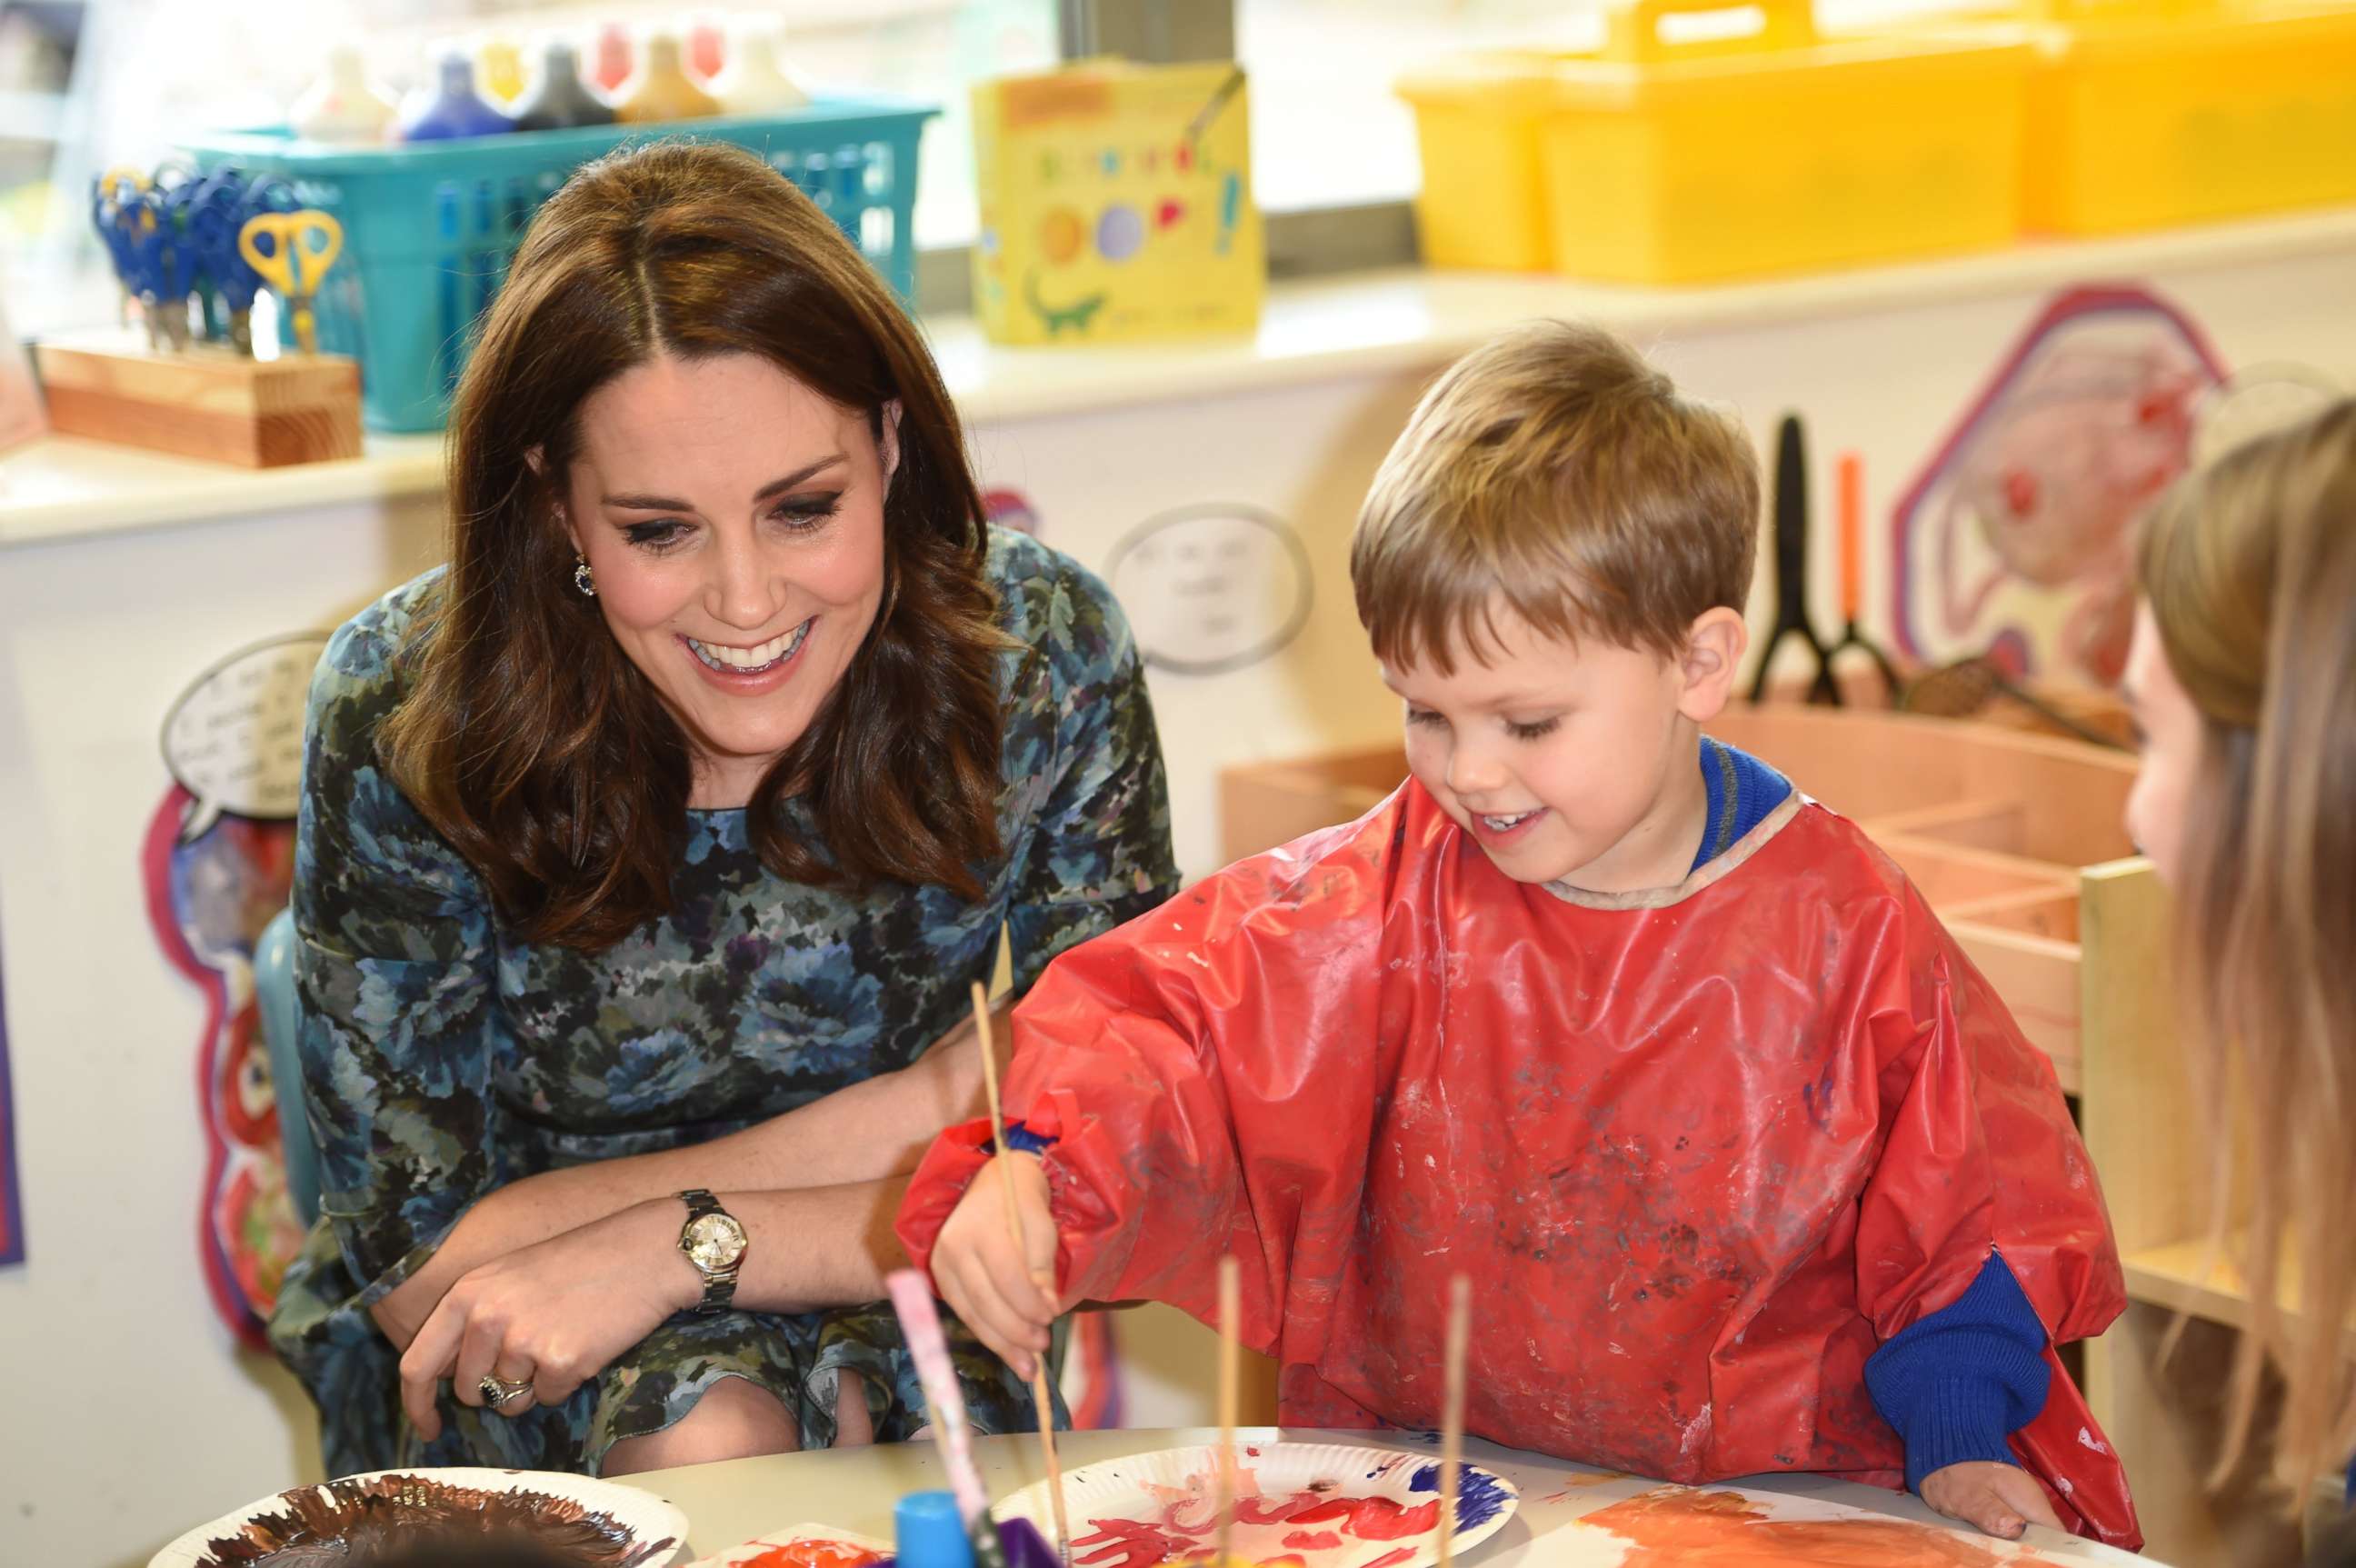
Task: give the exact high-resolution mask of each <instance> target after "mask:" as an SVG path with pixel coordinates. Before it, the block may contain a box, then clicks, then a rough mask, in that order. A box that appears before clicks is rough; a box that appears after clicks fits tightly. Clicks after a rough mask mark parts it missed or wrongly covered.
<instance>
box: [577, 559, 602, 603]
mask: <svg viewBox="0 0 2356 1568" xmlns="http://www.w3.org/2000/svg"><path fill="white" fill-rule="evenodd" d="M573 586H574V587H576V588H578V589H580V590H581V596H582V597H583V598H584V599H594V598H595V597H596V596H597V574H595V573H594V572H592V571H591V570H590V569H589V557H587V556H586V555H576V556H574V557H573Z"/></svg>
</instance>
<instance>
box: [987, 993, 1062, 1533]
mask: <svg viewBox="0 0 2356 1568" xmlns="http://www.w3.org/2000/svg"><path fill="white" fill-rule="evenodd" d="M973 1027H974V1032H975V1033H976V1034H978V1035H980V1036H981V1081H982V1086H983V1088H984V1089H985V1090H988V1092H989V1095H990V1136H991V1142H992V1143H994V1144H997V1145H998V1157H999V1158H1000V1159H1001V1160H1002V1159H1004V1158H1005V1157H1006V1155H1007V1152H1008V1151H1007V1147H1006V1112H1005V1108H1004V1107H1003V1106H1001V1104H1000V1103H999V1099H998V1052H997V1049H996V1047H993V1046H992V1045H991V1039H990V993H988V992H987V991H984V990H983V989H982V988H981V982H980V981H978V980H977V981H975V982H974V983H973ZM998 1193H999V1196H1000V1197H1002V1198H1004V1199H1005V1200H1006V1233H1007V1234H1008V1235H1010V1236H1012V1237H1013V1238H1014V1251H1015V1252H1016V1254H1017V1255H1018V1256H1021V1257H1023V1258H1025V1259H1027V1258H1029V1257H1030V1256H1031V1243H1030V1242H1029V1241H1028V1240H1025V1239H1024V1237H1023V1210H1022V1209H1021V1208H1018V1207H1017V1206H1016V1204H1015V1202H1014V1183H1013V1181H1012V1178H1009V1179H1007V1180H1003V1181H1001V1182H1000V1183H999V1184H998ZM1039 1283H1040V1284H1041V1285H1043V1286H1044V1288H1045V1290H1046V1292H1047V1294H1048V1296H1049V1298H1050V1299H1053V1298H1054V1296H1055V1273H1054V1271H1053V1270H1052V1269H1050V1270H1049V1272H1048V1274H1047V1277H1046V1278H1045V1279H1044V1280H1040V1281H1039ZM1031 1399H1032V1402H1033V1403H1034V1404H1036V1405H1037V1406H1038V1409H1039V1454H1040V1457H1042V1458H1043V1459H1044V1460H1045V1461H1046V1464H1047V1499H1048V1502H1049V1504H1050V1505H1051V1506H1052V1508H1053V1509H1054V1511H1055V1555H1056V1556H1057V1557H1058V1558H1059V1559H1061V1560H1062V1561H1063V1562H1064V1563H1066V1565H1067V1568H1068V1564H1069V1563H1071V1561H1072V1530H1071V1524H1070V1522H1069V1521H1068V1520H1066V1518H1065V1516H1064V1466H1063V1465H1062V1464H1061V1463H1060V1462H1059V1461H1058V1460H1057V1459H1056V1457H1055V1401H1054V1400H1052V1399H1050V1398H1049V1397H1048V1395H1047V1361H1046V1358H1044V1357H1043V1356H1042V1357H1033V1359H1032V1362H1031Z"/></svg>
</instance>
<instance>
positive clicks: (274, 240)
mask: <svg viewBox="0 0 2356 1568" xmlns="http://www.w3.org/2000/svg"><path fill="white" fill-rule="evenodd" d="M265 240H266V241H268V242H270V248H269V249H268V250H266V251H265V250H263V249H262V242H263V241H265ZM237 249H238V253H239V254H240V255H241V256H243V257H244V258H245V261H246V264H247V265H249V266H251V267H252V269H253V270H254V271H255V272H257V273H259V274H262V277H263V279H265V280H266V281H267V282H268V283H269V285H270V286H271V287H272V288H273V289H274V290H276V291H277V292H278V294H279V295H280V296H281V297H282V298H284V300H285V301H286V306H287V310H288V312H289V313H290V314H291V315H292V316H293V317H294V321H295V344H296V345H297V346H298V347H299V348H300V349H302V351H303V352H304V353H305V354H316V353H317V352H318V351H319V330H318V324H317V322H316V318H315V317H313V316H312V314H311V299H312V296H313V295H316V294H317V293H318V292H319V280H320V279H321V278H323V277H325V276H326V275H327V269H328V268H329V267H332V266H334V265H335V264H336V258H337V256H339V255H341V254H343V250H344V226H343V225H342V224H340V223H338V222H337V221H336V220H335V219H334V218H333V217H332V216H330V215H329V214H327V213H325V212H321V211H319V210H317V209H316V208H304V209H300V210H298V211H294V212H259V213H256V214H254V215H253V216H252V217H251V218H249V219H247V220H245V224H244V226H243V227H242V228H241V229H240V230H239V231H238V233H237Z"/></svg>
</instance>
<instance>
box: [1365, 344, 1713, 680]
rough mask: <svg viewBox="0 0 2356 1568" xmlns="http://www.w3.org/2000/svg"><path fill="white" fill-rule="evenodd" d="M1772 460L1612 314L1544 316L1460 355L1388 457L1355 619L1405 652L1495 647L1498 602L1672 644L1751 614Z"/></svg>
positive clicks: (1529, 618)
mask: <svg viewBox="0 0 2356 1568" xmlns="http://www.w3.org/2000/svg"><path fill="white" fill-rule="evenodd" d="M1758 538H1759V465H1758V459H1757V457H1756V456H1755V455H1754V454H1753V452H1752V449H1751V439H1750V436H1749V435H1748V434H1747V433H1746V432H1745V431H1744V430H1743V428H1742V426H1741V425H1740V424H1739V423H1738V422H1736V421H1735V419H1734V418H1733V417H1731V416H1730V414H1728V413H1723V412H1721V411H1719V410H1717V409H1714V408H1710V407H1708V406H1706V405H1704V404H1702V403H1697V402H1696V401H1694V400H1692V399H1689V398H1687V397H1686V396H1684V395H1682V394H1681V393H1680V392H1678V391H1677V389H1676V386H1675V385H1674V384H1673V383H1672V382H1671V381H1670V380H1669V378H1668V377H1667V376H1665V375H1664V374H1662V373H1661V372H1660V371H1657V370H1655V369H1654V368H1653V367H1652V366H1651V365H1649V364H1647V363H1646V362H1645V361H1644V358H1643V356H1641V355H1639V354H1638V353H1637V352H1636V351H1635V350H1634V349H1632V348H1630V347H1629V346H1628V345H1627V344H1625V343H1623V342H1622V341H1621V340H1620V339H1619V338H1615V337H1613V336H1612V334H1610V333H1609V332H1606V331H1603V330H1602V329H1601V328H1595V327H1590V326H1584V325H1581V324H1579V323H1575V322H1568V321H1538V322H1532V323H1529V324H1527V325H1525V326H1522V327H1518V328H1514V329H1512V330H1510V331H1508V332H1506V333H1505V334H1503V335H1501V336H1500V337H1497V338H1493V339H1492V340H1491V341H1489V342H1487V343H1485V344H1483V346H1481V347H1480V348H1478V349H1473V350H1472V352H1471V353H1469V354H1467V355H1465V356H1464V357H1463V358H1462V359H1461V360H1457V361H1456V363H1455V364H1453V365H1451V366H1450V367H1449V369H1448V370H1447V371H1446V372H1445V373H1443V374H1442V375H1441V376H1440V380H1439V381H1436V382H1434V383H1433V384H1432V387H1431V389H1430V391H1429V392H1426V393H1425V394H1424V396H1423V400H1422V401H1421V402H1420V403H1418V404H1417V405H1416V410H1415V413H1413V414H1412V415H1410V416H1409V417H1408V423H1407V428H1406V429H1405V430H1404V431H1403V432H1401V433H1400V435H1399V438H1398V441H1397V442H1396V443H1395V444H1394V445H1393V446H1392V447H1391V450H1390V455H1389V456H1387V457H1386V458H1385V459H1384V461H1383V466H1382V467H1381V468H1380V469H1379V470H1377V471H1376V475H1375V481H1374V484H1373V486H1372V488H1371V489H1369V490H1368V491H1367V495H1366V499H1365V506H1364V507H1363V508H1361V509H1360V510H1359V513H1358V525H1357V531H1356V532H1355V534H1354V535H1353V536H1352V539H1351V542H1350V580H1351V584H1352V585H1353V587H1354V588H1355V591H1356V595H1357V605H1358V619H1359V620H1360V621H1361V622H1363V623H1364V624H1365V628H1366V630H1367V632H1368V633H1369V634H1370V636H1371V637H1372V639H1373V641H1374V650H1375V656H1376V658H1377V659H1380V660H1383V661H1384V662H1385V663H1386V664H1389V665H1392V666H1393V667H1395V668H1396V667H1399V666H1403V665H1412V664H1416V663H1419V662H1422V661H1426V660H1429V661H1430V663H1431V664H1432V665H1434V666H1435V667H1436V668H1438V669H1439V670H1440V671H1442V672H1443V673H1445V672H1451V671H1452V668H1453V664H1454V658H1455V652H1456V650H1464V651H1468V652H1470V653H1471V654H1472V657H1474V658H1475V659H1477V660H1486V659H1487V657H1488V652H1487V650H1488V649H1489V648H1490V646H1491V645H1492V644H1493V642H1494V634H1495V631H1496V627H1495V623H1494V616H1495V613H1496V611H1497V609H1498V608H1500V607H1504V608H1506V609H1509V610H1510V611H1511V612H1512V613H1513V614H1515V616H1518V617H1519V618H1521V619H1522V620H1523V621H1525V622H1526V623H1527V624H1528V625H1529V626H1530V627H1531V628H1533V629H1535V630H1537V631H1541V632H1545V633H1548V634H1551V635H1553V636H1556V637H1558V638H1562V639H1567V640H1572V641H1576V640H1578V639H1582V638H1586V637H1590V636H1592V637H1598V638H1601V639H1604V640H1605V641H1607V642H1611V643H1614V644H1617V645H1619V646H1622V647H1625V648H1633V649H1644V650H1651V651H1653V652H1656V653H1658V654H1660V655H1662V656H1663V657H1664V658H1675V657H1676V655H1677V654H1678V653H1679V651H1680V650H1682V649H1683V648H1684V646H1685V641H1686V636H1687V630H1688V628H1690V627H1691V626H1692V624H1693V622H1694V620H1695V619H1696V618H1697V617H1699V616H1700V615H1702V614H1703V613H1704V612H1706V611H1708V610H1710V609H1713V608H1715V607H1719V606H1721V605H1723V606H1726V607H1730V608H1732V609H1734V610H1737V611H1740V610H1741V608H1742V607H1743V603H1744V601H1745V599H1746V598H1747V597H1748V596H1749V594H1750V591H1751V565H1752V563H1753V561H1754V559H1755V557H1756V555H1757V553H1758Z"/></svg>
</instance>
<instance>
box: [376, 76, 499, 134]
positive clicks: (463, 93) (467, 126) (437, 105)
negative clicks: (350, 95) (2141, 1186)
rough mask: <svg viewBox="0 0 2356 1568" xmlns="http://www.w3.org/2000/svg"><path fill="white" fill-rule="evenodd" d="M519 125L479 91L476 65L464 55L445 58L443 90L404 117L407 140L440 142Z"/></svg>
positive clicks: (403, 123) (492, 132) (402, 132)
mask: <svg viewBox="0 0 2356 1568" xmlns="http://www.w3.org/2000/svg"><path fill="white" fill-rule="evenodd" d="M514 129H515V122H514V121H512V120H510V119H509V118H508V117H507V116H506V115H505V114H502V113H499V112H498V110H497V109H494V108H492V107H491V106H490V104H489V103H487V102H485V101H484V99H483V96H482V94H480V93H478V92H477V91H475V65H474V62H473V61H472V60H469V59H467V58H466V56H464V55H445V56H444V57H443V59H442V90H441V91H439V92H437V93H435V94H434V96H433V97H432V98H431V99H429V100H427V101H426V102H425V103H424V105H423V107H422V108H420V109H418V110H417V111H416V112H415V113H412V114H410V115H409V116H408V117H407V118H405V119H403V120H402V124H401V139H402V141H404V142H439V141H447V140H449V139H451V138H453V137H457V136H498V135H504V134H507V133H508V132H509V131H512V130H514Z"/></svg>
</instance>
